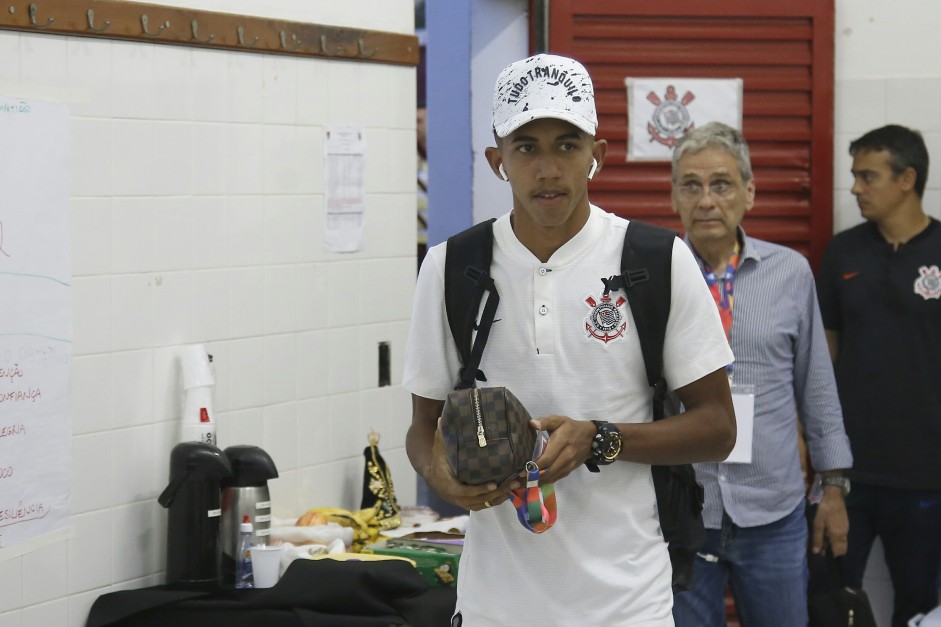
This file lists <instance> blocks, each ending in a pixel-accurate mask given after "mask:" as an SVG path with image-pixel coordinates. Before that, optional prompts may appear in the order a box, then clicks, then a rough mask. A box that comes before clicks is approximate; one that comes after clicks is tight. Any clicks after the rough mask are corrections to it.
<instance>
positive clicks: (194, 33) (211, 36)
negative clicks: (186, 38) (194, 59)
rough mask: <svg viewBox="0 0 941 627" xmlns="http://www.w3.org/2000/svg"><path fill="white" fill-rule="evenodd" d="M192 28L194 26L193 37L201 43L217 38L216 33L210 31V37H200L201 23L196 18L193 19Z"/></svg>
mask: <svg viewBox="0 0 941 627" xmlns="http://www.w3.org/2000/svg"><path fill="white" fill-rule="evenodd" d="M192 28H193V39H194V40H195V41H198V42H199V43H201V44H208V43H209V42H210V41H212V40H213V39H214V38H215V35H213V34H212V33H209V37H208V38H206V39H200V38H199V24H198V23H197V22H196V20H193V24H192Z"/></svg>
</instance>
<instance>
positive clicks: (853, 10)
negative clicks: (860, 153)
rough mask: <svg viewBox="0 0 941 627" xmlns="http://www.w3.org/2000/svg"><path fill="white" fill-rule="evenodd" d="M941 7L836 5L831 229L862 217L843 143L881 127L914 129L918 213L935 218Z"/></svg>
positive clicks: (939, 189)
mask: <svg viewBox="0 0 941 627" xmlns="http://www.w3.org/2000/svg"><path fill="white" fill-rule="evenodd" d="M939 28H941V5H938V3H937V2H935V1H934V0H898V1H896V2H883V1H881V0H836V64H835V79H836V85H835V100H836V102H835V107H834V112H835V116H834V142H835V145H834V155H835V158H834V183H835V190H834V216H833V218H834V230H835V231H842V230H843V229H845V228H847V227H849V226H852V225H854V224H858V223H859V222H860V221H861V220H862V218H861V217H860V216H859V209H858V208H857V207H856V203H855V201H854V199H853V197H852V195H851V194H850V193H849V189H850V187H851V186H852V178H851V177H850V174H849V171H850V167H851V165H852V159H851V158H850V157H849V154H848V153H847V149H848V148H849V143H850V141H851V140H853V139H856V138H857V137H859V136H860V135H862V134H863V133H865V132H866V131H869V130H871V129H874V128H878V127H880V126H883V125H885V124H901V125H903V126H909V127H912V128H915V129H918V130H920V131H921V132H922V134H923V135H924V137H925V142H926V143H927V145H928V153H929V155H930V156H931V165H930V167H929V171H928V185H927V189H926V191H925V196H924V206H925V210H926V211H927V212H928V213H929V214H931V215H932V216H934V217H936V218H941V66H939V65H938V63H937V59H938V58H939V55H941V39H939V38H938V37H937V32H938V29H939Z"/></svg>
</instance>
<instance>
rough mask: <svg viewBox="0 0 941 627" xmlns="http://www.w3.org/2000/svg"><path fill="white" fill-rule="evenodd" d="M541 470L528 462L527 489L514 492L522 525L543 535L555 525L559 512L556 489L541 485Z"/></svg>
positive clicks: (546, 484) (547, 484)
mask: <svg viewBox="0 0 941 627" xmlns="http://www.w3.org/2000/svg"><path fill="white" fill-rule="evenodd" d="M544 472H545V470H539V467H538V466H537V465H536V463H535V462H526V487H525V488H518V489H516V490H513V492H512V495H513V496H512V498H513V506H514V507H515V508H516V516H517V518H519V520H520V524H521V525H523V526H524V527H526V528H527V529H529V530H530V531H532V532H533V533H542V532H543V531H546V530H548V529H549V528H550V527H552V525H554V524H555V521H556V518H557V517H558V512H557V511H556V505H555V488H553V487H552V484H551V483H544V484H542V485H539V475H540V474H542V473H544Z"/></svg>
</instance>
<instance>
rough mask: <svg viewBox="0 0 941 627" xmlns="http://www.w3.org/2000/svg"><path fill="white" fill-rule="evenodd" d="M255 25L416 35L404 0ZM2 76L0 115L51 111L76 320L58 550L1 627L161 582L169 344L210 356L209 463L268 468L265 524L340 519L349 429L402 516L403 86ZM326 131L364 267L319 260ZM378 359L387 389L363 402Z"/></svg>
mask: <svg viewBox="0 0 941 627" xmlns="http://www.w3.org/2000/svg"><path fill="white" fill-rule="evenodd" d="M190 4H192V3H190ZM254 4H255V3H253V2H247V1H245V2H241V3H238V6H236V3H232V2H228V1H227V2H222V1H221V0H216V1H214V2H209V1H206V2H202V3H200V4H199V8H206V9H211V10H225V11H228V12H238V11H242V10H244V11H246V12H247V11H249V10H250V9H252V8H253V7H254ZM223 5H224V6H223ZM267 7H268V10H269V11H271V17H284V18H287V19H292V20H298V21H309V22H322V23H331V24H337V25H346V26H356V27H364V28H372V29H376V30H392V31H397V32H403V33H411V32H413V11H414V9H413V4H412V0H394V1H389V0H368V1H367V0H360V1H357V2H355V3H342V2H339V3H309V2H304V1H303V0H281V1H280V2H279V3H277V4H274V3H267ZM272 7H274V9H272ZM321 7H323V8H321ZM275 9H276V10H275ZM0 57H2V58H3V59H4V62H3V63H2V64H0V94H3V95H5V96H14V97H22V98H36V99H55V100H59V101H62V102H66V103H67V104H68V105H69V106H70V111H71V136H70V138H69V139H70V142H71V160H72V166H71V215H70V217H69V219H70V222H71V230H72V248H73V249H72V258H73V300H74V311H73V317H74V344H73V354H74V359H73V364H74V367H73V370H72V374H73V382H72V395H73V418H72V427H73V450H72V453H73V473H74V479H73V481H74V483H73V492H72V506H71V512H72V518H71V524H72V535H73V537H72V538H71V539H69V540H67V541H62V542H58V543H55V544H52V545H49V546H46V547H44V548H40V549H38V550H35V551H32V552H30V553H27V554H26V555H24V556H22V557H15V558H12V559H7V560H5V561H0V627H32V626H44V627H45V626H60V625H71V626H79V625H84V622H85V618H86V617H87V612H88V608H89V607H90V605H91V603H92V602H93V601H94V599H95V598H97V597H98V596H99V595H100V594H102V593H105V592H109V591H112V590H117V589H126V588H137V587H142V586H147V585H152V584H157V583H161V582H162V578H163V573H162V571H163V569H164V564H165V551H166V547H165V537H166V512H165V510H163V509H162V508H161V507H160V506H159V505H158V504H157V500H156V498H157V495H158V494H159V493H160V491H161V490H162V489H163V487H164V486H165V485H166V482H167V476H168V458H169V453H170V449H171V448H172V446H173V444H174V443H175V430H176V426H177V422H176V419H177V416H178V415H179V402H180V389H179V383H178V381H177V377H178V376H179V375H178V366H177V361H176V356H177V352H178V349H179V347H180V346H181V345H184V344H190V343H197V342H202V343H206V344H207V348H208V350H209V352H211V353H212V354H213V355H214V357H215V367H216V387H215V408H216V415H217V419H218V422H219V431H218V436H219V444H220V447H223V448H224V447H225V446H229V445H233V444H256V445H259V446H262V447H263V448H264V449H265V450H266V451H268V452H269V453H270V454H271V455H272V457H273V458H274V461H275V463H276V464H277V466H278V468H279V471H280V474H281V476H280V478H279V479H277V480H274V481H273V482H272V483H271V488H272V500H273V509H274V514H275V515H276V516H289V515H296V514H297V513H299V512H301V511H303V510H304V509H305V508H307V507H312V506H338V507H346V508H356V507H358V506H359V500H360V497H361V492H360V491H361V482H362V471H363V448H364V447H365V446H367V444H368V442H367V433H368V432H369V430H370V429H375V430H376V431H378V432H379V433H380V434H381V436H382V440H381V442H380V448H381V450H382V453H383V455H384V457H385V459H386V460H387V462H388V463H389V464H390V467H391V469H392V475H393V478H394V480H395V486H396V488H397V489H398V492H399V495H398V496H399V499H400V502H403V503H406V504H407V503H412V502H414V498H415V494H414V483H415V479H414V477H415V475H414V473H413V471H412V470H411V467H410V465H409V464H408V461H407V458H406V456H405V453H404V438H405V431H406V428H407V425H408V423H409V420H410V402H409V398H408V395H407V394H406V393H404V391H403V390H402V389H401V387H400V386H399V385H398V383H399V382H400V380H401V363H402V349H403V347H404V342H405V335H406V331H407V321H408V318H409V315H410V307H411V296H412V292H413V285H414V278H415V231H414V213H415V184H414V159H415V157H414V146H415V70H414V68H413V67H409V66H393V65H382V64H375V63H355V62H346V61H331V60H321V59H310V58H294V57H286V56H280V55H264V54H252V53H241V52H226V51H212V50H206V49H196V48H188V47H180V46H168V45H156V44H148V43H131V42H119V41H108V40H97V39H86V38H72V37H63V36H55V35H43V34H32V33H23V34H20V33H15V32H11V31H0ZM327 123H344V124H361V125H363V126H364V127H365V129H366V142H367V150H368V155H367V170H366V186H367V216H366V232H365V250H364V252H361V253H356V254H349V255H337V254H327V253H325V252H324V251H323V245H322V241H323V222H324V212H323V176H322V170H323V156H322V153H323V144H322V140H321V137H322V127H323V125H324V124H327ZM380 341H388V342H391V348H392V383H393V385H392V386H391V387H383V388H378V387H377V378H378V343H379V342H380ZM0 559H2V554H0Z"/></svg>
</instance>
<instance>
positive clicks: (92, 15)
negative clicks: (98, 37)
mask: <svg viewBox="0 0 941 627" xmlns="http://www.w3.org/2000/svg"><path fill="white" fill-rule="evenodd" d="M109 26H111V20H105V23H104V24H102V25H101V28H95V11H94V10H93V9H88V30H90V31H92V32H93V33H102V32H104V31H106V30H108V27H109Z"/></svg>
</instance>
